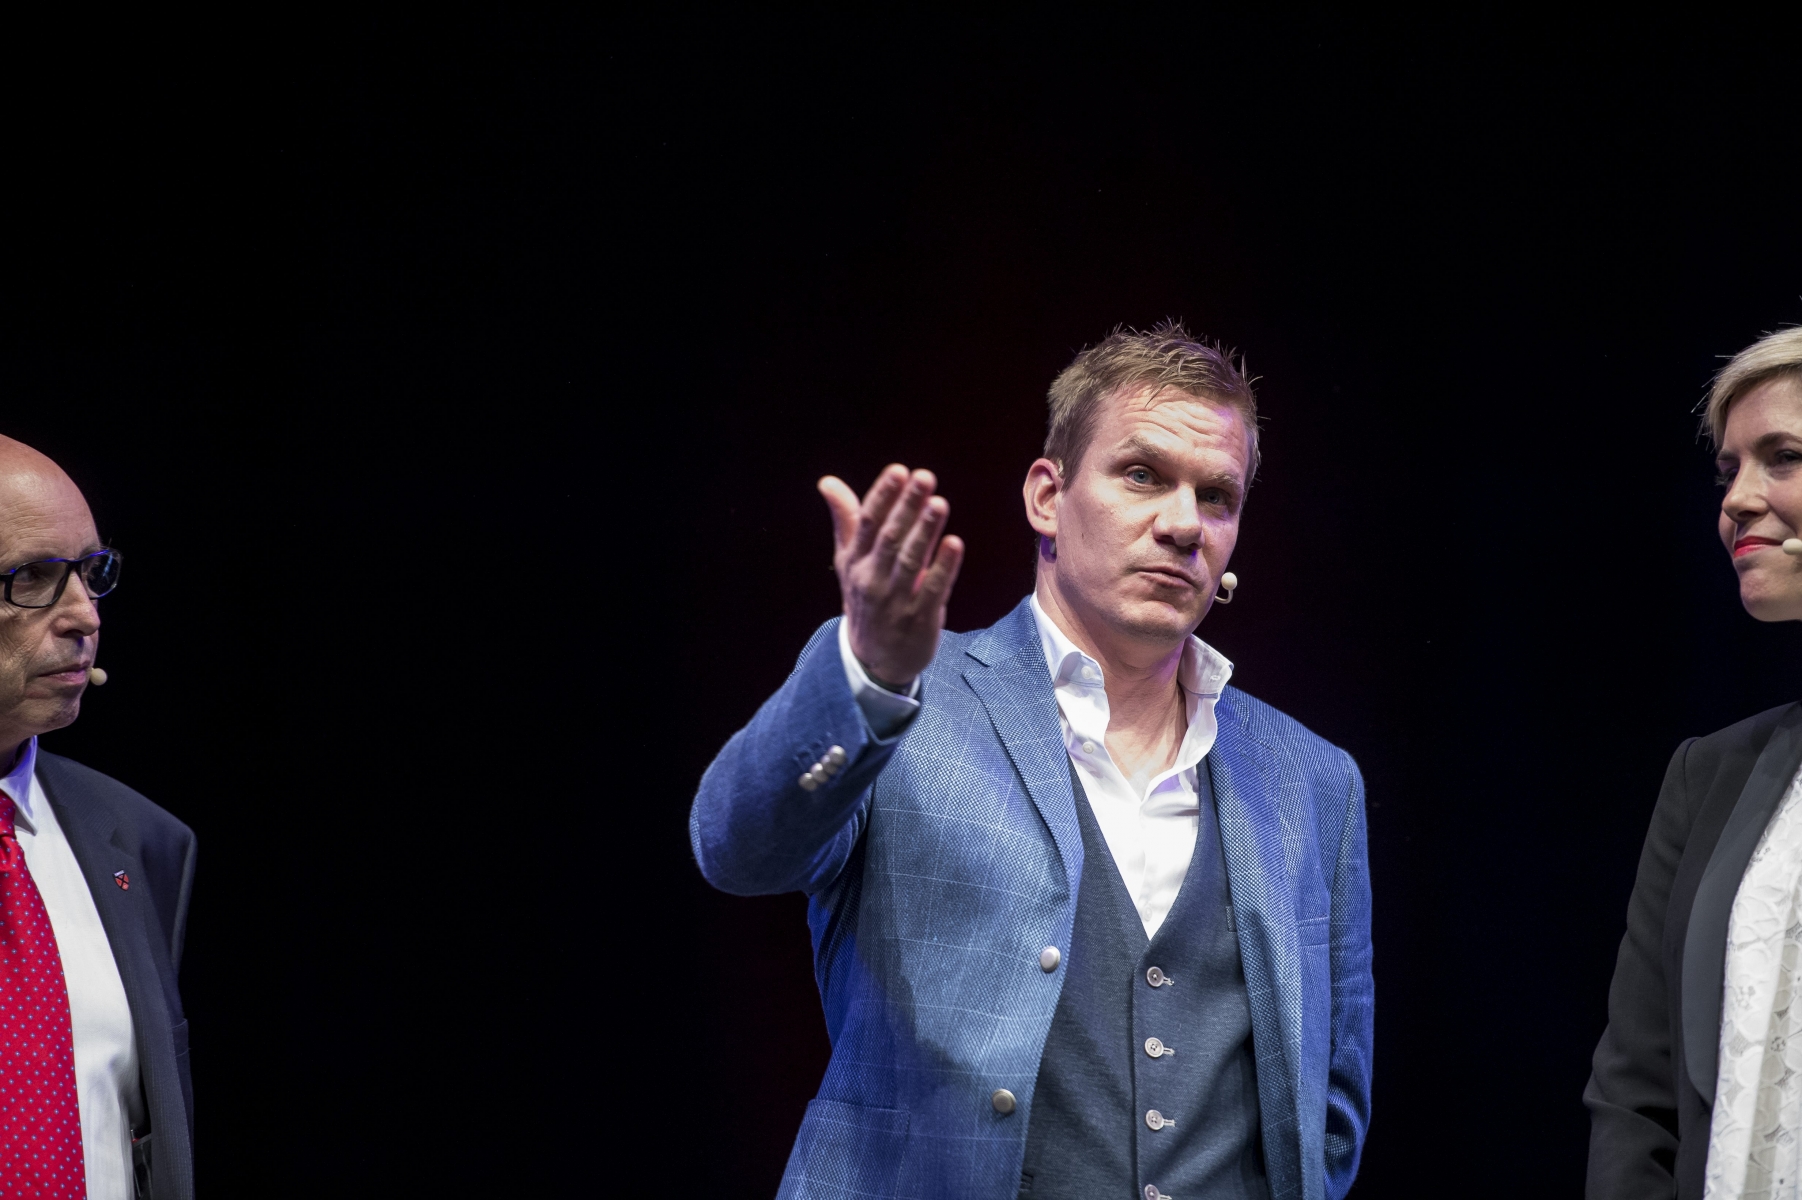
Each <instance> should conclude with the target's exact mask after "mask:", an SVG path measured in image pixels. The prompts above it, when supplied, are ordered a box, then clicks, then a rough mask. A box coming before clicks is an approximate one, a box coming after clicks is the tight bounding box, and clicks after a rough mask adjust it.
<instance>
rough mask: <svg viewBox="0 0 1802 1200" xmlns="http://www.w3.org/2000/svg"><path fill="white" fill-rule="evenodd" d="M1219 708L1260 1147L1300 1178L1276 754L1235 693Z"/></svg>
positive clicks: (1296, 1023)
mask: <svg viewBox="0 0 1802 1200" xmlns="http://www.w3.org/2000/svg"><path fill="white" fill-rule="evenodd" d="M1215 713H1216V716H1217V718H1218V721H1219V729H1220V733H1219V736H1218V737H1217V738H1216V739H1215V742H1214V748H1213V749H1212V750H1210V751H1209V752H1208V756H1207V760H1206V761H1207V765H1208V774H1209V778H1210V779H1211V780H1212V781H1213V784H1214V802H1215V805H1216V807H1217V809H1218V811H1219V814H1220V848H1221V851H1222V853H1223V854H1224V855H1225V858H1226V875H1227V882H1228V884H1229V885H1230V887H1231V889H1232V896H1231V899H1232V907H1233V920H1234V923H1235V924H1236V925H1237V927H1238V933H1239V956H1240V959H1241V960H1242V961H1243V963H1244V966H1245V987H1246V991H1247V993H1248V994H1249V998H1250V1000H1251V1022H1252V1050H1253V1053H1254V1055H1255V1057H1256V1060H1257V1066H1258V1103H1259V1106H1260V1108H1261V1109H1262V1124H1263V1127H1264V1149H1265V1154H1266V1156H1267V1157H1268V1158H1269V1159H1271V1160H1272V1161H1271V1162H1270V1164H1269V1165H1270V1168H1271V1174H1272V1176H1273V1177H1282V1176H1286V1177H1288V1178H1290V1179H1297V1180H1299V1179H1300V1178H1302V1171H1301V1150H1302V1147H1301V1127H1300V1122H1299V1111H1298V1108H1297V1105H1298V1100H1297V1097H1298V1095H1299V1093H1300V1086H1301V1049H1302V1028H1301V1022H1302V994H1301V990H1302V979H1301V950H1300V945H1299V938H1298V933H1297V930H1296V924H1295V922H1296V917H1295V904H1294V899H1293V897H1292V896H1291V895H1290V893H1289V889H1288V887H1287V886H1286V882H1285V881H1286V879H1287V869H1286V868H1285V866H1284V864H1283V823H1282V814H1281V812H1280V811H1278V808H1277V803H1276V797H1277V783H1278V779H1277V763H1276V755H1275V752H1274V751H1272V750H1271V749H1270V748H1269V747H1268V746H1265V745H1264V744H1263V743H1261V742H1258V741H1255V740H1253V739H1252V738H1250V737H1249V736H1247V735H1246V732H1245V729H1244V725H1243V718H1242V717H1241V715H1240V714H1239V712H1238V711H1237V709H1236V707H1235V706H1234V705H1233V704H1232V693H1231V692H1230V691H1229V692H1228V693H1226V695H1224V696H1222V697H1221V699H1220V702H1219V704H1218V706H1217V707H1216V709H1215ZM1278 1155H1280V1156H1281V1169H1280V1170H1279V1164H1278V1161H1276V1160H1277V1156H1278ZM1274 1190H1275V1189H1273V1191H1274Z"/></svg>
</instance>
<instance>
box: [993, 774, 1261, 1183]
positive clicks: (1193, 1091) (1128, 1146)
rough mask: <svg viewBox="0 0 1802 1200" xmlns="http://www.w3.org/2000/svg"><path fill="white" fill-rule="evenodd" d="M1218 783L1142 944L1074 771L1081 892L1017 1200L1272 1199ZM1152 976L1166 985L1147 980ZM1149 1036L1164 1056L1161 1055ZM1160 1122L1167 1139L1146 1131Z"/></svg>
mask: <svg viewBox="0 0 1802 1200" xmlns="http://www.w3.org/2000/svg"><path fill="white" fill-rule="evenodd" d="M1208 774H1209V772H1208V765H1207V762H1206V760H1203V762H1202V765H1201V769H1200V770H1198V771H1197V772H1196V776H1197V780H1198V783H1199V785H1200V796H1199V799H1200V803H1201V820H1200V821H1199V822H1198V828H1197V830H1196V836H1195V855H1194V857H1193V858H1192V859H1191V860H1190V862H1189V873H1188V875H1187V876H1186V877H1185V878H1184V880H1183V886H1182V890H1181V892H1179V893H1178V895H1177V898H1176V907H1175V908H1173V909H1171V910H1170V915H1169V916H1168V917H1166V918H1165V920H1164V923H1163V925H1161V926H1160V927H1159V928H1158V934H1157V937H1155V938H1152V939H1149V940H1148V939H1147V938H1146V936H1145V926H1144V925H1143V924H1142V923H1141V922H1140V920H1139V914H1138V911H1137V910H1136V909H1134V907H1133V903H1132V899H1131V897H1130V896H1129V895H1128V894H1127V891H1126V885H1125V883H1124V882H1123V881H1122V880H1121V878H1120V871H1119V868H1117V867H1116V866H1115V865H1114V856H1113V854H1112V853H1111V852H1110V851H1109V850H1108V847H1107V842H1106V841H1105V840H1104V839H1103V838H1102V836H1101V829H1100V827H1099V826H1098V825H1097V824H1096V823H1095V816H1094V813H1093V812H1092V811H1091V810H1090V808H1089V799H1088V796H1087V794H1086V793H1084V791H1083V787H1082V782H1081V781H1080V780H1079V779H1077V778H1076V773H1075V771H1074V770H1072V771H1071V782H1072V784H1073V786H1074V787H1075V789H1076V814H1077V819H1078V821H1079V822H1080V823H1081V825H1082V846H1083V868H1082V884H1081V890H1080V891H1079V892H1078V895H1077V904H1076V928H1075V931H1074V933H1073V934H1072V936H1071V942H1070V953H1069V956H1068V960H1067V963H1066V965H1065V970H1066V971H1067V972H1068V974H1067V975H1066V976H1065V978H1064V990H1063V994H1062V997H1061V998H1060V999H1059V1000H1058V1005H1057V1011H1056V1013H1055V1014H1053V1016H1052V1019H1051V1033H1050V1035H1049V1037H1048V1038H1047V1039H1046V1042H1045V1056H1044V1059H1043V1060H1042V1061H1041V1063H1040V1065H1039V1079H1038V1085H1037V1087H1036V1088H1035V1089H1034V1092H1033V1102H1032V1115H1031V1124H1030V1125H1029V1127H1028V1130H1027V1136H1026V1159H1025V1164H1024V1167H1023V1169H1022V1171H1021V1175H1020V1195H1021V1197H1022V1200H1027V1198H1030V1200H1046V1198H1047V1197H1051V1198H1054V1200H1065V1198H1068V1200H1101V1198H1106V1197H1116V1198H1117V1200H1127V1197H1129V1196H1136V1197H1139V1200H1146V1198H1147V1197H1149V1196H1151V1195H1153V1189H1156V1192H1158V1193H1161V1194H1163V1195H1166V1196H1170V1197H1173V1198H1174V1200H1229V1198H1230V1200H1241V1198H1251V1200H1268V1197H1269V1194H1270V1191H1269V1187H1268V1185H1267V1184H1266V1182H1265V1177H1264V1152H1263V1146H1262V1143H1261V1141H1260V1138H1259V1132H1258V1085H1257V1077H1256V1074H1255V1067H1254V1063H1253V1059H1252V1048H1251V1005H1250V1001H1249V1000H1248V998H1247V996H1246V992H1245V969H1244V966H1243V965H1242V964H1241V962H1240V961H1239V943H1238V939H1237V937H1236V936H1235V934H1234V932H1233V928H1232V910H1231V908H1230V906H1229V901H1228V895H1227V886H1226V860H1225V858H1224V857H1223V855H1222V854H1221V851H1220V821H1219V816H1218V814H1217V813H1216V811H1215V808H1214V791H1213V787H1212V783H1211V781H1210V780H1209V778H1208ZM1154 967H1155V968H1157V970H1158V971H1159V972H1161V974H1162V976H1163V977H1165V979H1166V982H1164V983H1163V984H1162V986H1159V987H1153V986H1152V985H1151V984H1150V982H1149V981H1148V978H1147V972H1149V971H1151V970H1152V968H1154ZM1151 1038H1156V1039H1158V1041H1159V1042H1160V1043H1162V1045H1163V1046H1164V1047H1167V1049H1165V1050H1164V1051H1163V1052H1162V1053H1161V1054H1159V1055H1158V1056H1157V1057H1155V1058H1154V1057H1152V1055H1151V1050H1156V1049H1158V1048H1159V1047H1158V1046H1156V1045H1153V1046H1151V1047H1150V1049H1149V1050H1148V1049H1147V1042H1148V1040H1149V1039H1151ZM1154 1110H1155V1111H1156V1112H1157V1113H1158V1114H1159V1116H1160V1117H1161V1118H1162V1122H1163V1123H1162V1127H1161V1128H1159V1129H1152V1128H1151V1127H1150V1124H1148V1122H1147V1114H1148V1113H1150V1112H1152V1111H1154ZM1171 1122H1174V1123H1171ZM1151 1123H1159V1122H1158V1119H1157V1118H1152V1122H1151Z"/></svg>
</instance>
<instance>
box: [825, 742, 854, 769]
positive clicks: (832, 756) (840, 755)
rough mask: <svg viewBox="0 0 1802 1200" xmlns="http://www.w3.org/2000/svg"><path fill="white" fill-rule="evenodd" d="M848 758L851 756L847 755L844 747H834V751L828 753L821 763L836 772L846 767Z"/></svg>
mask: <svg viewBox="0 0 1802 1200" xmlns="http://www.w3.org/2000/svg"><path fill="white" fill-rule="evenodd" d="M848 757H850V756H849V755H847V754H846V753H845V748H844V747H843V746H834V747H833V748H832V749H830V750H828V751H826V757H825V758H823V759H821V760H820V761H821V762H823V763H825V764H826V765H827V766H828V767H831V768H832V769H833V770H834V771H836V770H838V769H839V768H840V767H842V766H844V765H845V759H847V758H848Z"/></svg>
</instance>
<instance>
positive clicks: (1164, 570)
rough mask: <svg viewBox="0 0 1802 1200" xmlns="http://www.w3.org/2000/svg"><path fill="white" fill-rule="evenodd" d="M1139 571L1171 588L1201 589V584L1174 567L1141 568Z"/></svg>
mask: <svg viewBox="0 0 1802 1200" xmlns="http://www.w3.org/2000/svg"><path fill="white" fill-rule="evenodd" d="M1139 571H1140V572H1141V573H1142V574H1145V575H1149V576H1151V577H1152V578H1153V579H1155V580H1157V581H1158V582H1159V583H1164V584H1168V585H1169V586H1171V587H1186V588H1194V589H1198V590H1199V589H1200V587H1201V585H1200V584H1198V583H1196V582H1195V581H1194V580H1193V579H1191V578H1189V577H1188V576H1187V575H1185V574H1183V573H1182V572H1181V571H1178V570H1176V569H1175V568H1173V567H1140V568H1139Z"/></svg>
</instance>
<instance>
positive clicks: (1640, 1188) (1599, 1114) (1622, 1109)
mask: <svg viewBox="0 0 1802 1200" xmlns="http://www.w3.org/2000/svg"><path fill="white" fill-rule="evenodd" d="M1695 741H1696V739H1694V738H1691V739H1689V740H1688V741H1686V742H1684V743H1683V744H1682V745H1681V746H1679V747H1678V748H1677V753H1676V754H1675V755H1673V756H1672V758H1671V765H1670V768H1669V769H1668V770H1666V771H1665V775H1664V786H1663V788H1662V789H1661V790H1660V791H1659V794H1658V805H1657V807H1656V808H1654V809H1653V810H1652V824H1651V828H1650V829H1648V830H1647V832H1646V842H1645V848H1644V849H1643V850H1641V851H1640V855H1639V874H1638V876H1637V877H1636V878H1635V879H1634V881H1633V896H1632V899H1631V900H1629V901H1628V904H1627V935H1626V936H1625V937H1624V938H1622V939H1621V949H1620V955H1619V957H1618V958H1617V959H1616V960H1615V966H1614V982H1613V983H1612V984H1610V985H1609V988H1608V1028H1607V1029H1606V1030H1604V1031H1603V1033H1602V1040H1601V1042H1600V1043H1599V1044H1598V1045H1597V1046H1596V1052H1595V1059H1594V1064H1593V1069H1592V1072H1591V1074H1590V1077H1589V1085H1588V1086H1587V1087H1585V1088H1584V1089H1583V1103H1584V1104H1585V1105H1586V1106H1587V1107H1588V1109H1589V1122H1590V1126H1589V1181H1588V1186H1587V1188H1586V1190H1585V1195H1586V1196H1587V1197H1588V1200H1642V1198H1643V1200H1652V1198H1653V1197H1657V1198H1658V1200H1669V1197H1671V1196H1672V1195H1674V1194H1675V1192H1676V1187H1677V1184H1676V1176H1675V1170H1676V1161H1677V1095H1676V1077H1675V1070H1676V1068H1675V1066H1674V1063H1673V1059H1672V1048H1671V1013H1670V992H1669V988H1668V982H1667V980H1666V979H1665V971H1664V952H1663V948H1664V924H1665V914H1666V911H1667V909H1668V908H1669V905H1670V894H1671V881H1672V879H1673V878H1675V876H1676V874H1677V865H1678V863H1679V862H1680V861H1681V859H1682V857H1683V846H1684V843H1685V841H1687V839H1688V837H1689V831H1690V826H1691V824H1692V821H1693V814H1692V813H1691V811H1690V807H1691V800H1692V797H1691V796H1690V789H1689V787H1688V783H1687V779H1686V767H1687V765H1688V759H1689V752H1690V747H1692V746H1693V745H1695Z"/></svg>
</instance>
